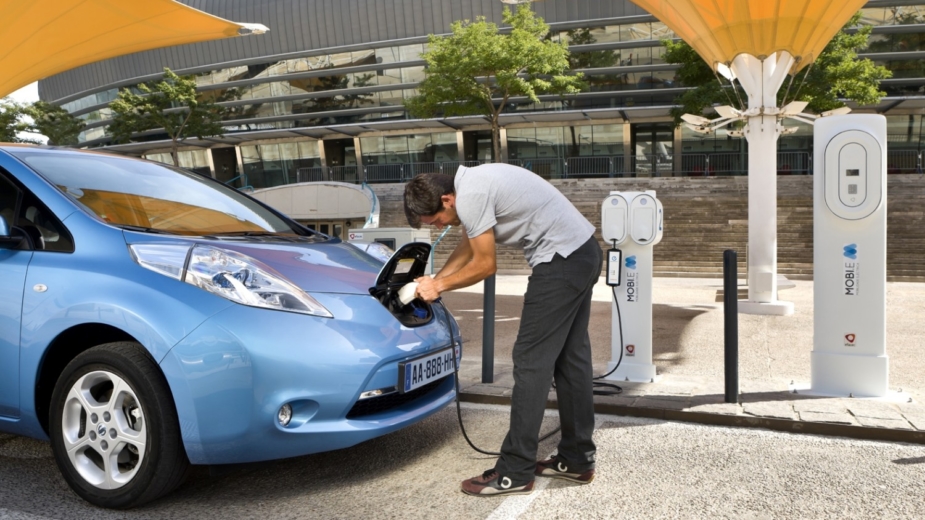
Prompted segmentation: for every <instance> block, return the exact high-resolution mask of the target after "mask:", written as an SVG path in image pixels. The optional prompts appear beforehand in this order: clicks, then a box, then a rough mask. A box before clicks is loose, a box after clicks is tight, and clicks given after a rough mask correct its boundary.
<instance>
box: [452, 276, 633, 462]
mask: <svg viewBox="0 0 925 520" xmlns="http://www.w3.org/2000/svg"><path fill="white" fill-rule="evenodd" d="M613 301H614V305H616V306H617V320H618V322H619V330H620V359H618V360H617V364H616V366H614V367H613V369H612V370H611V371H610V372H607V373H606V374H604V375H602V376H597V377H595V378H593V380H592V382H593V385H594V386H596V387H609V388H613V390H594V391H593V393H594V395H617V394H620V393H622V392H623V389H622V388H621V387H619V386H617V385H615V384H613V383H605V382H603V381H600V380H601V379H604V378H606V377H607V376H609V375H610V374H613V373H614V372H616V370H617V368H619V367H620V363H622V362H623V348H624V347H623V317H622V316H621V314H620V303H619V302H618V301H617V290H616V288H614V289H613ZM450 342H451V343H452V344H453V347H454V350H453V380H454V382H455V384H456V417H457V418H458V419H459V429H460V430H461V431H462V434H463V438H464V439H466V442H467V443H468V444H469V446H470V447H471V448H472V449H473V450H475V451H477V452H479V453H482V454H485V455H492V456H495V457H500V456H501V453H500V452H497V451H488V450H483V449H481V448H479V447H478V446H476V445H475V444H474V443H473V442H472V440H471V439H469V435H468V434H467V433H466V427H465V425H463V419H462V408H461V406H460V404H459V394H460V390H459V365H458V364H457V361H456V351H455V347H456V338H454V337H453V332H452V329H450ZM459 343H460V345H461V344H462V341H461V339H460V342H459ZM552 387H553V388H555V387H556V384H555V382H553V384H552ZM561 429H562V427H561V426H560V427H557V428H555V429H554V430H552V431H550V432H549V433H547V434H546V435H543V436H542V437H540V438H539V442H543V441H545V440H546V439H548V438H550V437H552V436H553V435H555V434H556V433H558V432H559V431H560V430H561Z"/></svg>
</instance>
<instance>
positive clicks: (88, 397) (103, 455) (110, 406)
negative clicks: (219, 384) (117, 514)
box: [49, 342, 189, 509]
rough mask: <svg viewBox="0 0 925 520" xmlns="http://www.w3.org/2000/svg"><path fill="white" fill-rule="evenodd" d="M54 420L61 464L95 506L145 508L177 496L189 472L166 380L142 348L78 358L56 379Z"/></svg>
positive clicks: (119, 346) (127, 345)
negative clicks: (153, 501)
mask: <svg viewBox="0 0 925 520" xmlns="http://www.w3.org/2000/svg"><path fill="white" fill-rule="evenodd" d="M50 414H51V416H50V417H49V424H50V425H51V428H50V431H49V435H50V437H51V445H52V451H53V452H54V456H55V462H57V464H58V468H59V469H60V470H61V473H62V475H63V476H64V479H65V480H66V481H67V483H68V485H69V486H70V487H71V489H73V490H74V492H76V493H77V494H78V495H79V496H80V497H81V498H83V499H84V500H86V501H87V502H90V503H91V504H94V505H97V506H100V507H108V508H117V509H127V508H131V507H135V506H139V505H141V504H144V503H146V502H149V501H151V500H154V499H156V498H158V497H160V496H162V495H165V494H167V493H169V492H170V491H172V490H174V489H175V488H176V487H177V486H179V485H180V484H181V483H182V482H183V479H184V478H185V476H186V473H187V471H188V469H189V460H188V459H187V457H186V452H185V451H184V448H183V443H182V441H181V437H180V426H179V422H178V420H177V412H176V407H175V406H174V402H173V397H172V395H171V393H170V389H169V388H168V386H167V381H166V379H165V378H164V375H163V374H162V373H161V371H160V369H159V368H158V366H157V364H156V363H155V362H154V359H152V358H151V356H150V354H148V352H147V351H146V350H145V349H144V348H143V347H142V346H141V345H139V344H138V343H133V342H117V343H107V344H104V345H99V346H97V347H93V348H91V349H89V350H87V351H85V352H82V353H81V354H79V355H78V356H77V357H75V358H74V359H73V360H72V361H71V362H70V363H69V364H68V365H67V367H65V369H64V372H62V374H61V376H60V377H59V378H58V382H57V384H56V385H55V389H54V392H53V393H52V398H51V412H50Z"/></svg>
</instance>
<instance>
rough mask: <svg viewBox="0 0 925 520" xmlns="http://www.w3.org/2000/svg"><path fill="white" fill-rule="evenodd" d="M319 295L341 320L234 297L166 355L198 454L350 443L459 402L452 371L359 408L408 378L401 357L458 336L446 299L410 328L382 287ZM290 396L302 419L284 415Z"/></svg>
mask: <svg viewBox="0 0 925 520" xmlns="http://www.w3.org/2000/svg"><path fill="white" fill-rule="evenodd" d="M315 296H317V298H318V300H319V301H320V302H321V303H322V304H323V305H324V306H325V307H327V308H328V309H329V310H330V311H331V312H332V313H333V314H334V316H335V318H334V319H330V318H317V317H312V316H306V315H301V314H295V313H288V312H280V311H272V310H265V309H256V308H250V307H245V306H241V305H234V306H232V307H229V308H228V309H225V310H223V311H221V312H219V313H218V314H216V315H214V316H212V317H211V318H209V319H208V320H207V321H206V322H205V323H203V324H202V325H201V326H200V327H199V328H198V329H196V330H195V331H194V332H193V333H191V334H190V335H189V336H187V337H186V338H184V339H183V341H181V342H180V343H179V344H177V345H176V346H175V347H174V348H173V349H172V350H171V351H170V353H169V354H168V355H167V356H166V357H165V358H164V359H163V361H162V362H161V367H162V369H163V371H164V374H165V376H166V378H167V381H168V384H169V385H170V388H171V391H172V392H173V397H174V402H175V403H176V405H177V414H178V417H179V420H180V430H181V434H182V438H183V443H184V445H185V448H186V452H187V455H188V457H189V459H190V462H192V463H193V464H230V463H241V462H253V461H259V460H270V459H278V458H285V457H293V456H298V455H305V454H309V453H317V452H322V451H329V450H335V449H339V448H345V447H348V446H353V445H355V444H358V443H360V442H363V441H366V440H369V439H372V438H374V437H378V436H380V435H384V434H386V433H390V432H393V431H395V430H398V429H401V428H403V427H405V426H408V425H410V424H413V423H415V422H418V421H420V420H422V419H424V418H426V417H428V416H429V415H431V414H433V413H435V412H437V411H438V410H440V409H441V408H443V407H444V406H446V405H447V404H449V403H451V402H452V401H453V399H454V397H455V386H454V383H453V378H452V376H451V375H450V376H448V377H444V378H442V379H440V380H437V381H435V382H433V383H431V384H430V385H428V388H426V389H421V390H419V391H417V392H416V393H415V394H413V395H412V394H406V395H402V394H397V393H392V394H390V395H386V396H384V397H374V398H373V399H381V400H382V401H381V402H380V403H379V404H381V406H371V407H370V406H365V407H360V408H362V409H361V410H359V411H358V410H357V409H354V406H355V405H356V403H357V402H358V401H361V399H360V395H361V394H362V393H364V392H370V391H375V390H383V389H385V391H386V393H388V392H389V391H390V389H391V388H392V387H395V386H397V384H398V364H399V363H401V362H403V361H407V360H411V359H414V358H417V357H419V356H421V355H424V354H427V353H431V352H435V351H437V350H441V349H443V348H448V347H450V346H451V345H452V344H454V338H453V336H454V335H453V334H451V332H450V331H451V330H455V328H454V327H455V323H453V322H452V318H451V317H450V316H449V313H448V312H446V311H445V309H444V308H443V307H442V305H439V304H435V305H434V309H435V312H434V314H435V317H434V320H433V321H432V322H431V323H429V324H427V325H424V326H421V327H415V328H408V327H404V326H402V325H401V324H399V323H398V321H397V320H396V319H395V318H394V317H393V316H392V315H391V314H389V313H388V311H386V309H385V308H384V307H383V306H382V305H381V304H380V303H379V302H378V301H376V300H375V299H374V298H372V297H371V296H364V295H342V294H338V295H332V294H325V295H315ZM367 402H369V401H367ZM287 403H288V404H290V405H291V406H292V409H293V413H292V420H291V422H290V423H289V424H288V425H287V426H282V425H280V423H279V420H278V418H277V415H278V412H279V409H280V407H281V406H282V405H283V404H287ZM364 404H365V403H364ZM351 409H354V412H353V413H350V412H351ZM348 414H349V415H350V417H351V418H348Z"/></svg>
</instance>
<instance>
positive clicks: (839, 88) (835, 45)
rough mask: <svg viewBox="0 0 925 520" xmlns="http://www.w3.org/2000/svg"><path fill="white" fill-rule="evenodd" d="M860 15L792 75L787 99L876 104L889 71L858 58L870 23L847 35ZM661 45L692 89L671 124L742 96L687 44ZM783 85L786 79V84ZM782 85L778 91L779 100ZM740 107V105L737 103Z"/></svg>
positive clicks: (829, 105)
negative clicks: (844, 100) (725, 83)
mask: <svg viewBox="0 0 925 520" xmlns="http://www.w3.org/2000/svg"><path fill="white" fill-rule="evenodd" d="M860 19H861V14H860V13H857V14H855V15H854V16H853V17H852V18H851V20H849V21H848V23H847V24H845V26H844V27H843V28H842V30H841V31H839V32H838V33H837V34H836V35H835V37H834V38H832V41H830V42H829V44H828V45H826V47H825V49H823V51H822V52H821V53H819V57H818V58H816V61H815V63H813V64H811V65H809V66H807V67H805V68H803V69H802V70H800V71H799V72H798V73H797V74H796V76H795V77H794V78H793V85H794V87H793V91H791V92H790V98H789V99H787V101H788V102H789V101H792V100H794V97H793V96H794V95H796V91H797V90H798V91H799V94H798V95H797V97H796V98H795V99H796V100H799V101H807V102H809V105H807V109H808V110H809V111H810V112H816V113H820V112H825V111H827V110H832V109H834V108H838V107H842V106H844V105H845V104H844V103H843V102H842V101H841V99H849V100H851V101H854V102H856V103H858V104H860V105H869V104H874V103H877V102H878V101H879V100H880V98H882V97H883V96H885V95H886V93H885V92H881V91H880V80H882V79H886V78H889V77H890V76H891V73H890V71H889V70H888V69H886V68H885V67H881V66H879V65H876V64H874V62H873V61H871V60H869V59H867V58H865V59H858V51H859V50H862V49H864V48H866V47H867V42H868V39H869V37H870V32H871V29H872V27H870V26H864V27H860V28H857V30H856V31H854V33H853V34H852V32H851V31H850V30H849V29H853V28H855V27H856V26H857V24H858V22H859V21H860ZM662 44H663V45H665V47H666V52H665V61H666V62H667V63H675V64H679V65H680V66H681V68H679V69H678V77H679V79H680V80H681V85H682V86H685V87H695V88H693V89H692V90H689V91H687V92H685V93H684V95H682V96H681V97H680V98H678V99H677V100H676V102H677V103H678V104H679V105H680V106H678V107H675V108H673V109H671V115H672V117H673V118H674V120H675V123H676V124H680V123H681V116H682V115H684V114H700V113H702V112H703V110H704V109H705V108H707V107H709V106H711V105H714V104H723V105H726V104H732V105H735V104H736V103H735V100H736V99H742V100H743V102H744V100H745V99H746V95H745V93H744V92H741V91H739V87H737V86H734V87H732V88H733V89H734V90H731V89H730V88H728V87H723V86H722V85H721V84H720V83H719V81H717V76H716V75H715V74H714V73H713V70H712V69H711V68H710V66H709V65H707V64H706V62H704V61H703V59H702V58H701V57H700V55H698V54H697V53H696V52H695V51H694V50H693V49H692V48H691V47H690V45H688V44H686V43H684V42H678V43H674V42H672V41H671V40H664V41H663V42H662ZM785 84H786V83H785ZM786 93H787V89H786V88H782V89H781V90H780V92H779V93H778V101H779V102H782V101H783V97H784V95H785V94H786ZM739 108H744V107H739Z"/></svg>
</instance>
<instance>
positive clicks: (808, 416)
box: [800, 412, 858, 426]
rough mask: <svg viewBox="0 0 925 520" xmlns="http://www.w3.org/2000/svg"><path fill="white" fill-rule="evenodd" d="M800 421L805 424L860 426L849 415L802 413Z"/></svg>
mask: <svg viewBox="0 0 925 520" xmlns="http://www.w3.org/2000/svg"><path fill="white" fill-rule="evenodd" d="M800 420H801V421H803V422H823V423H836V424H852V425H855V426H857V424H858V422H857V420H856V419H855V418H854V416H852V415H851V414H849V413H825V412H800Z"/></svg>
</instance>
